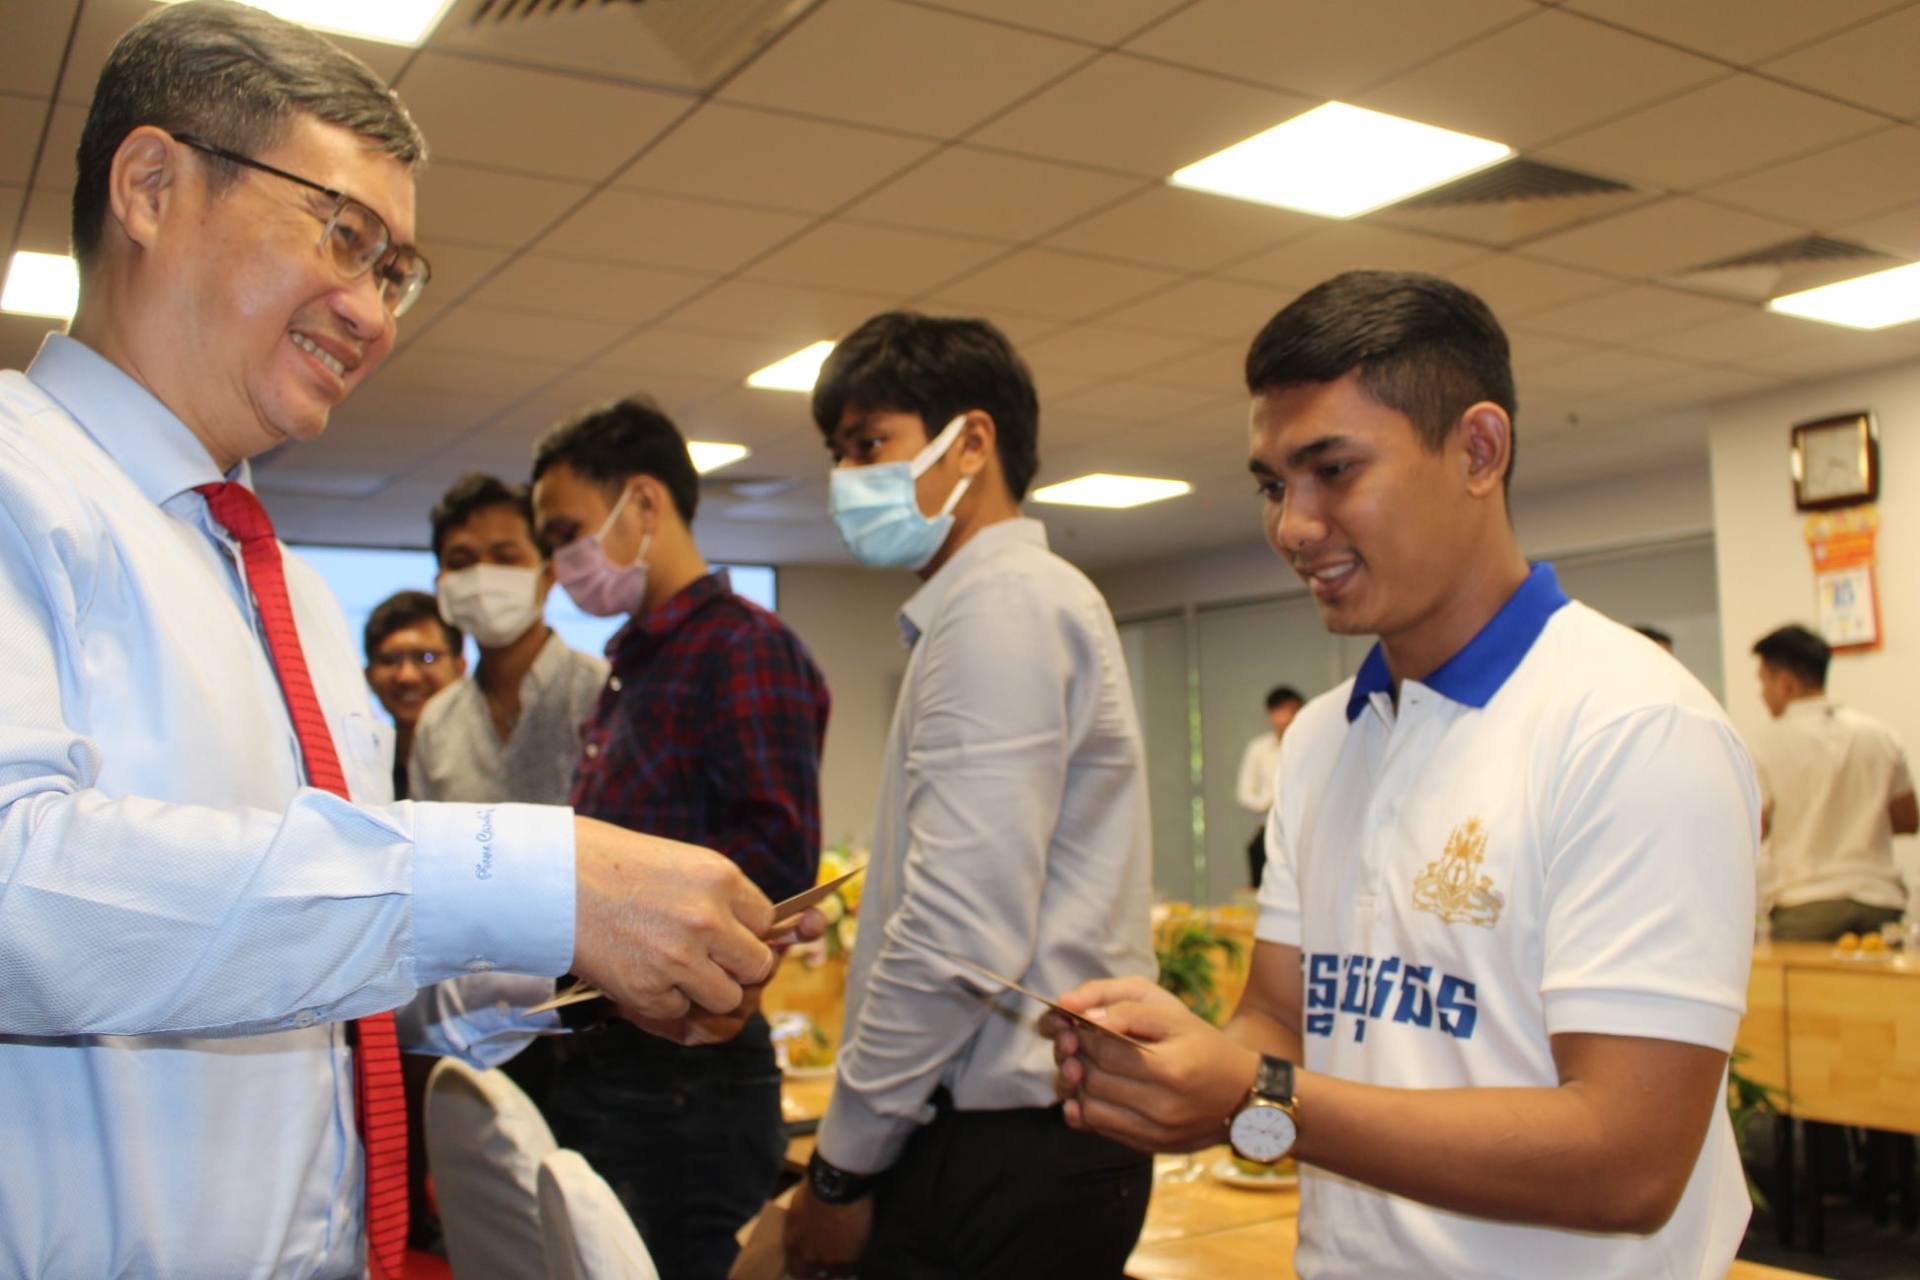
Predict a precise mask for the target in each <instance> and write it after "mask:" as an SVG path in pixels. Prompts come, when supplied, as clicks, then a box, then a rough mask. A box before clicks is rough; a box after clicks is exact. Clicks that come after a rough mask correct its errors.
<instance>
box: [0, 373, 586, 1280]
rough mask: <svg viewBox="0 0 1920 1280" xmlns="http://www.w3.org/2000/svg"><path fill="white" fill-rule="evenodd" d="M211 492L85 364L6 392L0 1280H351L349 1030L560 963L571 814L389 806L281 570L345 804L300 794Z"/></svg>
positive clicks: (1, 579)
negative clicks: (479, 978) (51, 1279)
mask: <svg viewBox="0 0 1920 1280" xmlns="http://www.w3.org/2000/svg"><path fill="white" fill-rule="evenodd" d="M223 478H227V479H238V480H239V481H241V482H242V483H246V482H247V479H248V471H247V468H246V466H245V465H244V464H242V465H241V466H239V467H236V468H235V469H234V471H233V473H232V474H231V475H230V476H227V477H222V476H221V475H220V474H219V472H218V471H216V470H215V466H214V463H213V462H212V460H211V459H210V458H209V456H208V454H207V452H206V450H205V449H204V448H203V447H202V446H201V445H200V443H199V442H198V441H197V440H196V439H195V438H194V436H193V435H192V433H191V432H190V431H188V429H187V428H186V426H185V425H184V424H182V423H181V422H180V421H179V419H177V418H176V417H174V416H173V415H172V414H171V413H170V412H168V410H167V409H166V408H165V407H164V406H163V405H162V404H161V403H160V402H159V401H158V400H156V399H154V398H153V397H152V396H151V395H150V394H149V393H148V392H147V391H146V390H145V389H143V388H142V387H141V386H139V385H138V384H137V383H135V382H134V381H133V380H132V379H131V378H129V377H127V376H126V375H125V374H124V373H122V372H121V371H120V370H119V369H118V368H116V367H115V366H113V365H112V364H110V363H109V362H108V361H106V360H104V359H102V358H101V357H100V356H98V355H96V354H95V353H94V352H92V351H90V350H89V349H87V348H86V347H85V346H83V345H81V344H80V343H77V342H75V341H72V340H71V339H68V338H65V337H62V336H57V335H56V336H53V337H49V338H48V339H47V340H46V343H45V345H44V346H43V347H42V348H41V352H40V355H39V357H38V358H37V359H35V361H34V362H33V365H32V367H31V369H29V370H28V372H27V374H26V375H25V376H22V375H21V374H18V373H13V372H7V373H0V647H4V650H5V653H6V660H5V662H4V663H0V707H4V708H5V712H4V715H0V1152H4V1153H5V1159H4V1160H0V1275H8V1276H15V1275H19V1276H89V1277H91V1276H132V1277H145V1276H192V1277H195V1280H218V1278H223V1277H229V1276H300V1277H336V1276H358V1275H363V1274H364V1267H365V1264H364V1261H363V1254H364V1245H363V1239H362V1236H363V1232H362V1223H361V1166H362V1160H361V1152H360V1144H359V1140H358V1138H357V1137H356V1135H355V1132H354V1126H353V1095H352V1080H351V1061H352V1053H351V1050H350V1049H349V1048H348V1046H347V1038H346V1028H345V1026H344V1025H343V1024H342V1021H341V1020H343V1019H349V1018H353V1017H357V1016H359V1015H361V1014H370V1013H375V1012H378V1011H380V1010H383V1009H391V1008H393V1007H394V1006H396V1005H399V1004H401V1003H403V1002H405V1001H406V1000H408V999H409V998H411V997H412V995H413V993H414V989H415V988H416V987H417V986H419V985H421V984H423V983H428V982H437V981H439V980H440V979H443V978H447V977H450V976H453V975H455V974H460V973H468V972H476V971H487V970H491V969H496V968H499V969H514V970H519V971H522V972H528V973H546V974H555V973H560V972H562V971H564V970H565V969H566V968H567V967H568V966H569V964H570V963H571V961H572V953H573V906H574V879H573V857H572V849H573V834H572V826H571V815H570V814H569V813H568V812H567V811H566V810H564V809H543V808H534V807H530V806H523V805H488V806H473V805H422V804H405V803H403V804H392V805H390V804H387V803H385V802H387V801H389V800H390V799H391V792H392V782H391V773H390V769H391V763H392V745H391V739H390V738H389V737H388V736H387V731H386V730H385V729H384V727H383V726H381V725H379V724H378V722H377V721H375V719H374V717H373V712H372V707H371V706H370V704H369V702H368V697H367V687H366V682H365V680H364V678H363V676H362V674H361V672H360V668H359V661H358V657H357V654H356V652H355V650H354V647H353V643H352V639H351V637H350V636H349V635H348V634H347V629H346V624H345V621H344V619H343V618H342V617H341V614H340V611H339V607H338V605H336V604H335V603H334V601H333V598H332V596H331V595H330V594H329V592H328V591H327V588H326V586H325V584H324V583H323V582H322V580H321V579H320V577H319V575H318V574H316V573H314V572H313V571H312V570H311V569H310V568H308V567H307V566H306V565H304V564H303V563H301V562H300V561H299V560H297V559H295V558H293V557H288V558H287V585H288V590H289V594H290V595H291V598H292V604H293V612H294V617H295V621H296V625H297V627H298V629H299V633H300V636H301V642H302V647H303V649H304V651H305V655H306V660H307V665H308V666H309V668H310V669H311V673H312V677H313V685H314V689H315V692H316V694H317V695H318V697H319V701H320V704H321V707H322V708H323V709H324V711H325V712H326V715H327V721H328V724H329V726H330V728H331V729H332V732H333V738H334V742H335V743H336V745H337V747H338V751H339V756H340V763H341V766H342V768H343V769H344V771H345V773H346V777H347V782H348V786H349V789H350V791H351V793H352V795H353V796H354V797H355V798H356V800H358V801H361V802H363V803H362V804H353V803H349V802H348V801H346V800H343V799H341V798H339V797H337V796H334V795H332V794H329V793H328V792H325V791H319V790H315V789H312V788H309V787H305V786H303V774H302V768H301V764H300V757H299V752H298V747H297V744H296V739H295V737H294V732H293V727H292V724H291V722H290V720H289V718H288V716H287V711H286V704H285V702H284V700H283V698H282V695H281V691H280V684H279V681H278V680H277V679H276V677H275V674H274V670H273V666H272V663H271V662H270V660H269V658H268V655H267V650H266V647H265V642H264V639H263V635H262V633H261V631H260V629H259V626H258V622H257V619H256V616H255V614H254V610H253V606H252V603H251V600H250V597H249V595H248V592H247V588H246V584H245V580H244V572H243V570H242V568H241V562H240V557H239V551H238V544H237V543H236V542H234V541H233V540H232V539H231V538H229V537H228V536H227V534H226V533H225V531H224V530H222V529H221V528H220V527H219V525H218V524H217V523H216V522H214V521H213V520H212V518H211V517H210V516H209V515H208V512H207V508H206V502H205V500H204V499H203V498H202V497H201V496H200V495H199V494H197V493H195V492H193V490H194V489H195V488H196V487H197V486H199V485H203V484H209V483H213V482H216V481H219V480H221V479H223ZM365 805H371V806H373V807H364V806H365Z"/></svg>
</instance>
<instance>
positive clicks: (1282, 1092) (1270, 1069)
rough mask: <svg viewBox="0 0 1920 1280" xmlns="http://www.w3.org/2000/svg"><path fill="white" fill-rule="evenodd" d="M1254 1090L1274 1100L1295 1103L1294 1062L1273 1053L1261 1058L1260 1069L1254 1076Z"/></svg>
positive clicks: (1290, 1104) (1288, 1103)
mask: <svg viewBox="0 0 1920 1280" xmlns="http://www.w3.org/2000/svg"><path fill="white" fill-rule="evenodd" d="M1253 1091H1254V1092H1255V1093H1257V1094H1259V1095H1260V1096H1261V1097H1263V1098H1267V1099H1269V1100H1271V1101H1274V1102H1284V1103H1286V1104H1287V1105H1288V1106H1292V1105H1293V1064H1292V1063H1291V1062H1288V1061H1287V1060H1286V1059H1285V1058H1275V1057H1272V1056H1271V1055H1267V1056H1263V1057H1262V1058H1261V1059H1260V1071H1259V1073H1258V1074H1257V1075H1255V1076H1254V1077H1253Z"/></svg>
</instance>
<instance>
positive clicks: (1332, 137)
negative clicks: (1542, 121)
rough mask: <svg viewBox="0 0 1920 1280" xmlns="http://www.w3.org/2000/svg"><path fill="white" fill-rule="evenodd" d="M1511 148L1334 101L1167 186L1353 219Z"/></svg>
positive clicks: (1485, 162)
mask: <svg viewBox="0 0 1920 1280" xmlns="http://www.w3.org/2000/svg"><path fill="white" fill-rule="evenodd" d="M1512 154H1513V148H1512V147H1509V146H1507V145H1506V144H1505V143H1502V142H1489V141H1488V140H1487V139H1485V138H1475V137H1470V136H1469V135H1467V134H1464V133H1455V132H1453V131H1452V130H1451V129H1438V128H1435V127H1434V126H1433V125H1430V124H1419V123H1416V122H1415V121H1412V120H1402V119H1401V118H1400V117H1398V116H1389V115H1383V114H1381V113H1380V112H1378V111H1368V110H1366V109H1365V108H1364V107H1350V106H1348V105H1347V104H1346V103H1344V102H1329V103H1327V104H1325V105H1324V106H1318V107H1315V108H1314V109H1313V110H1311V111H1309V112H1307V113H1306V114H1304V115H1298V116H1295V117H1294V118H1293V119H1291V120H1289V121H1287V122H1286V123H1285V124H1280V125H1275V126H1274V127H1273V128H1271V129H1269V130H1267V131H1266V132H1265V133H1257V134H1255V135H1254V136H1253V137H1251V138H1248V139H1247V140H1246V141H1245V142H1237V143H1235V144H1234V145H1233V146H1231V147H1228V148H1227V149H1226V150H1225V151H1220V152H1216V153H1215V154H1213V155H1210V156H1208V157H1207V158H1206V159H1205V160H1201V161H1198V162H1197V163H1194V164H1190V165H1188V166H1187V167H1186V168H1184V169H1182V170H1180V171H1179V172H1178V173H1176V174H1174V175H1173V176H1172V177H1171V178H1168V179H1167V181H1168V182H1171V183H1172V184H1173V185H1174V186H1176V187H1191V188H1193V189H1194V190H1196V191H1211V192H1213V193H1214V194H1215V195H1222V196H1232V197H1233V198H1234V199H1236V200H1252V201H1255V202H1256V203H1259V204H1271V205H1278V206H1280V207H1281V208H1283V209H1298V210H1300V211H1302V212H1304V213H1317V214H1319V215H1320V216H1322V217H1326V218H1354V217H1358V216H1359V215H1360V214H1363V213H1366V212H1368V211H1369V210H1373V209H1378V208H1380V207H1381V206H1383V205H1389V204H1392V203H1393V202H1394V201H1396V200H1404V199H1405V198H1406V197H1408V196H1410V195H1413V194H1415V193H1416V192H1420V191H1425V190H1426V189H1427V188H1429V187H1437V186H1439V185H1440V184H1441V183H1443V182H1446V181H1448V180H1450V179H1453V178H1458V177H1460V176H1462V175H1464V174H1468V173H1472V172H1473V171H1474V170H1476V169H1484V168H1486V167H1487V166H1488V165H1490V164H1494V163H1496V162H1497V161H1500V160H1504V159H1506V158H1507V157H1508V156H1510V155H1512Z"/></svg>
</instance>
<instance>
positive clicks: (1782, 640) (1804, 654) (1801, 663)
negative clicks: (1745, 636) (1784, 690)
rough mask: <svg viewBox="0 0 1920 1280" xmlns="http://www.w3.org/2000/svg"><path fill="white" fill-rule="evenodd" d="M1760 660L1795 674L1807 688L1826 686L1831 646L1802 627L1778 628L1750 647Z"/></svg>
mask: <svg viewBox="0 0 1920 1280" xmlns="http://www.w3.org/2000/svg"><path fill="white" fill-rule="evenodd" d="M1753 651H1754V653H1756V654H1758V655H1759V657H1760V661H1762V662H1764V663H1766V664H1767V665H1768V666H1770V667H1778V668H1779V669H1780V670H1782V671H1791V672H1792V673H1793V674H1794V675H1796V676H1799V677H1800V679H1801V681H1802V682H1803V683H1805V684H1806V686H1807V687H1808V688H1810V689H1824V688H1826V687H1827V663H1828V662H1830V661H1831V660H1832V659H1833V646H1832V645H1830V644H1828V643H1827V642H1826V641H1825V640H1822V639H1821V638H1820V637H1819V636H1817V635H1815V634H1814V633H1813V632H1811V631H1809V630H1807V629H1806V628H1805V627H1802V626H1787V627H1781V628H1780V629H1779V630H1778V631H1770V632H1768V633H1767V634H1766V635H1764V636H1761V637H1760V640H1759V642H1758V643H1756V644H1755V645H1754V646H1753Z"/></svg>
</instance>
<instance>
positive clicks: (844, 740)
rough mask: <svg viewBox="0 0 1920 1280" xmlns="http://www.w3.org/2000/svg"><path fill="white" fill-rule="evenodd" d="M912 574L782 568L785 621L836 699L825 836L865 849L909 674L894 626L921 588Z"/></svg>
mask: <svg viewBox="0 0 1920 1280" xmlns="http://www.w3.org/2000/svg"><path fill="white" fill-rule="evenodd" d="M918 585H919V583H918V581H917V580H916V579H915V578H914V577H913V576H912V575H911V574H906V573H883V572H876V571H874V570H870V569H857V568H839V567H830V566H823V565H783V566H782V567H781V569H780V616H781V617H782V618H783V619H785V620H786V623H787V625H788V626H790V627H792V628H793V629H794V631H795V632H796V633H797V634H798V635H799V637H800V638H801V640H803V641H805V642H806V646H807V648H808V649H809V650H811V651H812V653H813V660H814V662H816V663H817V664H819V667H820V671H821V673H822V674H823V675H825V676H826V678H827V688H828V690H829V691H831V693H832V695H833V712H832V714H831V716H829V718H828V720H827V749H826V756H825V758H824V759H823V760H822V761H821V768H820V836H821V839H822V840H824V841H825V842H826V844H827V845H829V846H832V845H836V844H839V843H840V842H841V841H842V840H846V841H849V842H850V843H852V844H853V845H854V846H856V847H858V848H865V847H867V844H868V840H869V838H870V836H871V833H872V830H873V811H874V806H875V805H876V804H877V803H878V801H879V795H880V762H881V760H882V759H883V758H884V757H885V753H886V745H887V729H888V727H889V725H891V723H892V720H893V701H894V697H895V695H896V694H898V693H899V691H900V679H901V677H902V676H903V675H905V674H906V670H907V650H906V646H905V645H904V644H903V643H901V639H900V628H899V625H898V624H897V623H896V621H895V617H896V615H897V614H898V613H899V610H900V606H901V605H902V604H904V603H905V602H906V599H907V597H908V596H910V595H912V594H913V590H914V588H915V587H916V586H918Z"/></svg>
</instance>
